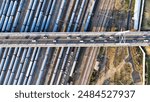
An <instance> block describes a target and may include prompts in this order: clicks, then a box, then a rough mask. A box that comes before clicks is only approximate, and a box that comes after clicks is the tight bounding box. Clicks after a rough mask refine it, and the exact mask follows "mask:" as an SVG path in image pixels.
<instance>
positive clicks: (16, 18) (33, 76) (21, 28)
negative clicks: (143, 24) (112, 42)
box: [0, 0, 150, 85]
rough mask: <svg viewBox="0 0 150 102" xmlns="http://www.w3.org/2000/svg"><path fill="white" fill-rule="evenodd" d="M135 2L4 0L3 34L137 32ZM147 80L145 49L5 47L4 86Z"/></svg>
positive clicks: (0, 9)
mask: <svg viewBox="0 0 150 102" xmlns="http://www.w3.org/2000/svg"><path fill="white" fill-rule="evenodd" d="M131 1H132V2H130V0H0V32H114V31H126V30H131V31H134V28H133V23H134V21H133V19H132V17H133V14H134V3H135V0H131ZM148 52H150V50H149V51H148ZM149 56H150V54H149ZM143 80H144V79H143V54H142V51H141V50H140V48H139V47H18V48H10V47H9V48H0V85H114V84H115V85H118V84H119V85H140V84H143Z"/></svg>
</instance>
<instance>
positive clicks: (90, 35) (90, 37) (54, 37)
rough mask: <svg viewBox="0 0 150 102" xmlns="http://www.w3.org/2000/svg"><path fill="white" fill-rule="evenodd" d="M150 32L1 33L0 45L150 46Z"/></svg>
mask: <svg viewBox="0 0 150 102" xmlns="http://www.w3.org/2000/svg"><path fill="white" fill-rule="evenodd" d="M149 45H150V32H145V31H144V32H130V31H124V32H41V33H40V32H32V33H29V32H26V33H0V47H100V46H149Z"/></svg>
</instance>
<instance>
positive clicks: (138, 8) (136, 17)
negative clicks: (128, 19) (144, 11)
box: [133, 0, 142, 30]
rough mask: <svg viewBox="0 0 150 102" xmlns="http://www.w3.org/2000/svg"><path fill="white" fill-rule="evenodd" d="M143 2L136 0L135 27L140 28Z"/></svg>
mask: <svg viewBox="0 0 150 102" xmlns="http://www.w3.org/2000/svg"><path fill="white" fill-rule="evenodd" d="M141 2H142V0H135V6H134V18H133V19H134V29H135V30H138V29H139V24H140V12H141Z"/></svg>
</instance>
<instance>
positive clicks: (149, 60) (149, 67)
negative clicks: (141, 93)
mask: <svg viewBox="0 0 150 102" xmlns="http://www.w3.org/2000/svg"><path fill="white" fill-rule="evenodd" d="M146 68H147V75H148V76H147V77H148V84H150V56H148V57H147V58H146Z"/></svg>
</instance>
